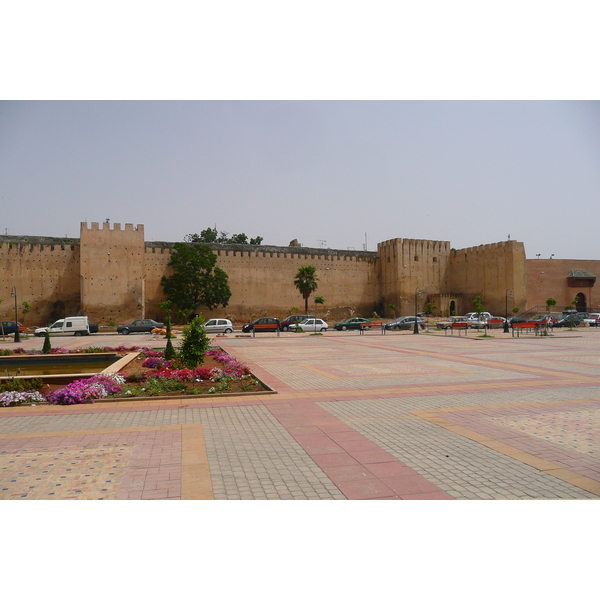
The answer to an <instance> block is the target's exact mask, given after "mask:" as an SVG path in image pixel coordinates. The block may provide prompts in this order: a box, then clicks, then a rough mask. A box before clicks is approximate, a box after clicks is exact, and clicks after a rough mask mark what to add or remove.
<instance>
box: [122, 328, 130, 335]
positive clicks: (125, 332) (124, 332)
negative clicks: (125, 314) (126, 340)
mask: <svg viewBox="0 0 600 600" xmlns="http://www.w3.org/2000/svg"><path fill="white" fill-rule="evenodd" d="M121 333H122V334H123V335H129V329H122V330H121Z"/></svg>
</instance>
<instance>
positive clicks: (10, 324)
mask: <svg viewBox="0 0 600 600" xmlns="http://www.w3.org/2000/svg"><path fill="white" fill-rule="evenodd" d="M17 327H18V328H19V332H20V333H23V332H24V331H25V330H26V329H27V327H25V325H21V323H19V321H2V326H1V328H0V334H2V331H4V335H8V334H9V333H14V332H15V331H16V329H17Z"/></svg>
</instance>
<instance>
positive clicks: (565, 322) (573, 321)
mask: <svg viewBox="0 0 600 600" xmlns="http://www.w3.org/2000/svg"><path fill="white" fill-rule="evenodd" d="M585 318H586V317H584V316H582V314H572V315H566V316H563V317H561V318H560V319H558V321H556V323H553V324H552V326H553V327H579V325H580V323H581V322H582V321H583V319H585Z"/></svg>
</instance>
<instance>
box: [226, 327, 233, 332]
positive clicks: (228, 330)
mask: <svg viewBox="0 0 600 600" xmlns="http://www.w3.org/2000/svg"><path fill="white" fill-rule="evenodd" d="M225 333H233V329H231V328H230V327H228V328H227V329H226V330H225Z"/></svg>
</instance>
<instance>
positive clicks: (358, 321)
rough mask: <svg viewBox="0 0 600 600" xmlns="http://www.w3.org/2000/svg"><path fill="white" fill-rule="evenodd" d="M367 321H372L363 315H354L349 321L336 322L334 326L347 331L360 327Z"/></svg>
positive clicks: (338, 329)
mask: <svg viewBox="0 0 600 600" xmlns="http://www.w3.org/2000/svg"><path fill="white" fill-rule="evenodd" d="M365 323H367V324H368V323H370V321H369V319H363V318H362V317H352V318H351V319H348V320H347V321H343V322H341V323H336V324H335V325H334V328H335V329H336V330H337V331H346V329H360V328H361V327H364V326H365Z"/></svg>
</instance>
